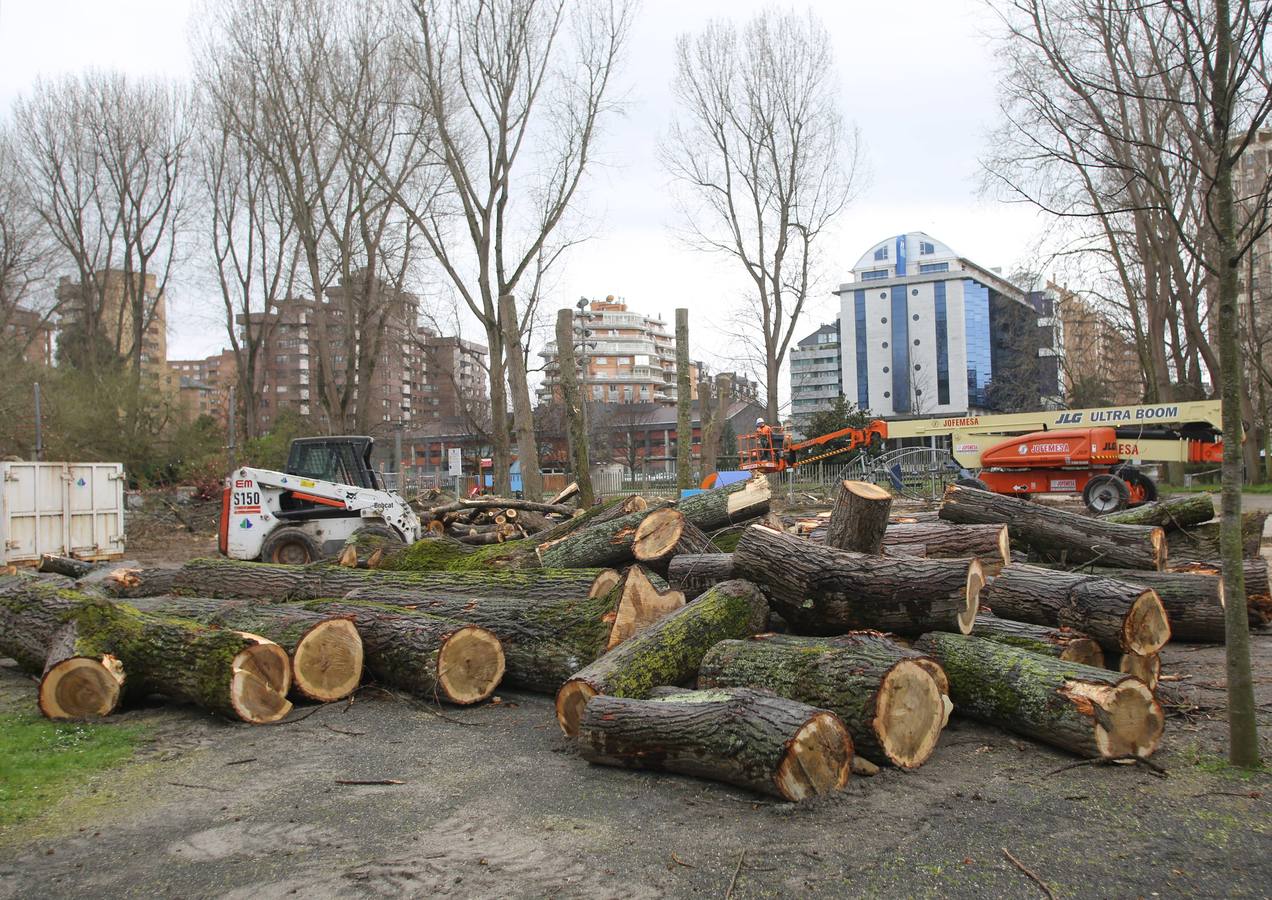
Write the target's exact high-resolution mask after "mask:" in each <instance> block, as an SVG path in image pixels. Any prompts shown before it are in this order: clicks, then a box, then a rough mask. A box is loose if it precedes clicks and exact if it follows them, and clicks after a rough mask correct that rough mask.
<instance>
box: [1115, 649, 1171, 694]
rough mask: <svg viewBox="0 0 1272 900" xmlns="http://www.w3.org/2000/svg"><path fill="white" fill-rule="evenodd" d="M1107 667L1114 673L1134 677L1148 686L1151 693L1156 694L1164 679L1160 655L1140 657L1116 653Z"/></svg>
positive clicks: (1151, 654)
mask: <svg viewBox="0 0 1272 900" xmlns="http://www.w3.org/2000/svg"><path fill="white" fill-rule="evenodd" d="M1106 665H1107V667H1108V668H1109V669H1112V670H1113V671H1114V672H1122V673H1124V674H1126V675H1134V676H1135V677H1136V678H1138V679H1139V680H1140V681H1142V682H1144V684H1146V685H1148V689H1149V690H1150V691H1153V692H1154V693H1156V691H1157V682H1158V681H1159V680H1160V679H1161V677H1162V657H1161V654H1160V653H1150V654H1148V656H1140V655H1139V654H1138V653H1120V654H1119V653H1114V654H1112V655H1111V656H1110V657H1109V659H1108V662H1107V663H1106Z"/></svg>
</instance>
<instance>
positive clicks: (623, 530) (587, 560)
mask: <svg viewBox="0 0 1272 900" xmlns="http://www.w3.org/2000/svg"><path fill="white" fill-rule="evenodd" d="M665 508H666V504H664V503H655V504H650V505H649V506H648V507H646V508H645V509H642V510H638V511H637V512H633V513H627V514H626V515H622V516H619V517H618V518H615V519H606V520H603V521H602V520H599V519H598V520H596V521H593V522H592V523H590V524H589V525H587V526H585V527H582V528H579V529H576V530H575V531H572V532H571V533H570V534H568V535H566V536H565V537H563V538H560V539H559V540H554V541H548V542H544V543H541V544H539V546H538V549H537V551H536V552H537V553H538V557H539V561H540V562H541V563H542V564H543V565H544V566H546V567H548V568H560V569H578V568H597V567H611V566H622V565H626V564H627V563H630V562H632V560H634V559H635V549H634V546H633V544H634V542H635V540H636V530H637V529H638V528H639V527H640V525H641V523H642V522H644V521H645V519H646V518H647V517H648V516H649V515H651V514H652V513H654V512H656V511H658V510H660V509H665Z"/></svg>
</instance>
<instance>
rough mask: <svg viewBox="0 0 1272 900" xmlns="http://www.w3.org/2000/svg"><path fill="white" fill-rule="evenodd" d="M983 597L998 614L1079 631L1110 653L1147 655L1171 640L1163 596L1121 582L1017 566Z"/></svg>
mask: <svg viewBox="0 0 1272 900" xmlns="http://www.w3.org/2000/svg"><path fill="white" fill-rule="evenodd" d="M980 599H981V602H982V603H984V604H985V605H986V606H988V607H989V608H990V609H992V610H993V611H994V614H995V615H997V616H1000V617H1002V618H1005V619H1014V620H1016V621H1017V622H1029V623H1031V624H1034V625H1052V626H1065V627H1068V628H1073V629H1076V630H1078V631H1080V632H1082V633H1083V634H1086V635H1089V636H1090V637H1092V638H1094V639H1095V640H1096V641H1097V642H1098V643H1099V645H1100V646H1101V647H1103V648H1104V650H1105V651H1107V652H1110V653H1123V652H1129V653H1138V654H1140V655H1141V656H1147V655H1148V654H1150V653H1156V652H1157V651H1158V650H1160V649H1161V648H1162V647H1164V646H1165V645H1166V642H1167V641H1169V640H1170V636H1171V627H1170V622H1169V620H1168V618H1167V616H1166V610H1165V608H1164V607H1163V606H1162V601H1161V598H1160V597H1159V596H1158V595H1157V592H1156V591H1154V590H1153V589H1152V588H1148V587H1143V586H1141V585H1137V584H1132V583H1129V582H1125V581H1119V580H1117V579H1116V578H1101V577H1098V576H1095V575H1080V574H1078V573H1076V572H1058V571H1056V570H1054V569H1044V568H1041V567H1039V566H1023V565H1013V566H1008V567H1007V568H1005V569H1003V571H1002V572H1001V573H1000V574H999V575H998V576H997V577H995V578H992V579H990V581H989V583H988V584H986V585H985V589H984V590H983V591H981V595H980Z"/></svg>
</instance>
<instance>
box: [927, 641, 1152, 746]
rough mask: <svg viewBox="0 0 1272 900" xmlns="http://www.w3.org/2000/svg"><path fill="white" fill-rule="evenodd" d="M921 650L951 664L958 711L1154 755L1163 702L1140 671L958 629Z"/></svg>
mask: <svg viewBox="0 0 1272 900" xmlns="http://www.w3.org/2000/svg"><path fill="white" fill-rule="evenodd" d="M915 649H917V650H921V651H923V652H925V653H929V654H931V655H932V656H934V657H935V658H936V660H937V661H938V662H939V663H940V664H941V665H942V666H943V667H944V668H945V673H946V674H947V675H948V676H949V679H950V699H952V700H953V701H954V708H955V709H957V710H958V711H959V712H960V713H962V714H965V715H969V716H971V717H972V718H974V719H980V720H981V721H983V722H987V723H989V724H991V725H996V726H998V727H1001V728H1006V729H1008V730H1010V731H1015V732H1016V733H1018V734H1023V735H1025V736H1026V737H1030V738H1034V739H1035V740H1039V741H1042V742H1043V743H1046V744H1051V745H1052V746H1055V747H1060V748H1062V749H1064V750H1068V751H1070V752H1071V753H1076V754H1078V755H1080V756H1086V757H1090V758H1095V759H1108V758H1113V757H1119V756H1138V757H1146V756H1150V755H1152V753H1153V751H1154V750H1156V749H1157V745H1158V743H1159V742H1160V741H1161V736H1162V730H1163V728H1164V726H1165V717H1164V715H1163V713H1162V708H1161V706H1160V705H1159V704H1158V703H1157V701H1156V700H1154V699H1153V692H1152V691H1150V690H1149V689H1148V688H1147V687H1146V686H1145V685H1144V684H1143V682H1141V681H1140V680H1139V679H1137V678H1133V677H1131V676H1129V675H1123V674H1121V673H1117V672H1109V671H1107V670H1105V669H1097V668H1095V667H1094V666H1084V665H1081V664H1080V663H1072V662H1066V661H1064V660H1061V659H1057V658H1055V657H1051V656H1042V655H1039V654H1036V653H1030V652H1029V651H1027V650H1021V649H1018V648H1016V647H1008V646H1005V645H1003V644H999V643H995V642H994V641H987V640H984V639H982V638H977V637H971V636H966V635H958V634H940V633H935V632H934V633H932V634H926V635H924V636H923V637H921V638H920V639H919V640H918V641H916V642H915Z"/></svg>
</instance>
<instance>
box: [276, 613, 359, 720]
mask: <svg viewBox="0 0 1272 900" xmlns="http://www.w3.org/2000/svg"><path fill="white" fill-rule="evenodd" d="M291 665H292V680H293V682H294V683H295V686H296V690H297V691H298V692H299V693H300V694H301V695H302V696H304V697H307V698H309V699H310V700H317V701H319V702H321V703H330V702H331V701H333V700H340V699H342V698H344V697H348V696H349V695H350V694H352V693H353V692H354V690H355V689H356V688H357V686H358V682H360V681H361V680H362V638H361V637H359V636H358V629H357V628H355V627H354V625H353V620H352V619H349V618H336V619H327V620H326V621H324V622H319V623H318V624H317V625H315V626H314V627H313V628H311V629H309V631H307V632H305V635H304V636H303V637H302V638H301V639H300V640H299V641H297V643H296V649H295V650H294V651H293V652H292V661H291Z"/></svg>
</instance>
